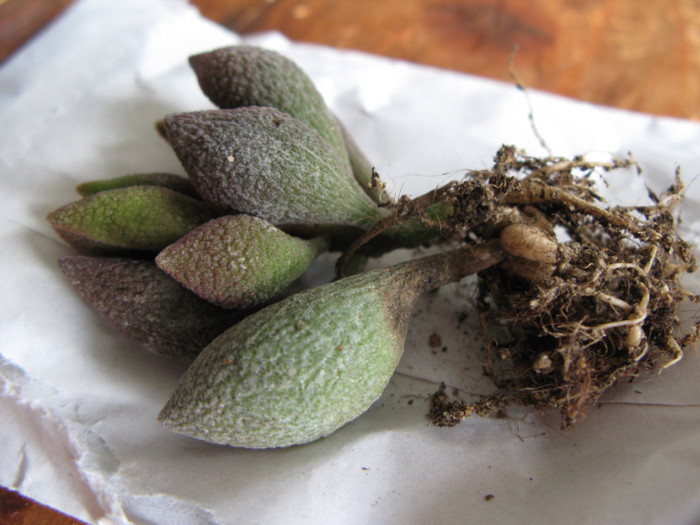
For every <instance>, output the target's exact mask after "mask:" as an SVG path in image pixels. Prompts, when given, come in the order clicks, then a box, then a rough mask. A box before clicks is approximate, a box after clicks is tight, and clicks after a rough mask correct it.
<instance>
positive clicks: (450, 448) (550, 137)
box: [0, 0, 700, 525]
mask: <svg viewBox="0 0 700 525" xmlns="http://www.w3.org/2000/svg"><path fill="white" fill-rule="evenodd" d="M241 41H247V42H249V43H253V44H256V45H262V46H266V47H270V48H274V49H276V50H278V51H280V52H282V53H284V54H286V55H288V56H289V57H290V58H292V59H293V60H294V61H296V62H297V63H298V64H299V65H300V66H301V67H302V68H303V69H304V70H306V71H307V72H308V74H309V75H310V76H311V77H312V79H313V80H314V81H315V83H316V84H317V86H318V88H319V89H320V91H321V92H322V94H323V95H324V97H325V98H326V100H327V102H328V104H329V106H330V107H331V108H332V109H333V111H335V112H336V113H337V114H338V115H339V117H340V118H341V120H342V121H343V122H344V123H345V124H346V126H347V127H348V128H349V130H350V131H351V133H352V134H353V135H354V136H355V138H356V140H357V142H358V143H359V144H360V146H361V147H362V148H363V149H364V150H365V152H366V154H367V156H368V157H369V158H370V159H371V160H372V162H373V163H374V164H375V166H376V167H377V169H378V171H379V172H380V173H381V174H382V176H383V177H384V178H385V179H386V180H388V181H389V183H390V184H389V188H390V190H391V191H392V192H394V194H397V193H399V192H401V193H407V194H411V195H417V194H420V193H422V192H424V191H426V190H429V189H431V188H433V187H435V186H437V185H439V184H442V183H444V182H445V181H447V180H449V179H451V178H459V177H461V176H462V175H463V174H464V170H465V169H468V168H482V167H487V166H489V165H490V163H491V160H492V158H493V155H494V153H495V152H496V150H497V149H498V147H499V146H500V145H501V144H504V143H505V144H514V145H517V146H518V147H520V148H522V149H524V150H526V151H527V152H528V153H531V154H536V155H542V154H545V153H546V151H545V150H544V148H543V147H542V145H541V144H540V142H539V140H538V138H537V136H536V135H535V133H534V132H533V127H532V124H531V122H530V121H529V119H528V114H529V112H530V111H531V110H532V112H533V115H534V118H535V122H536V126H537V129H538V131H539V133H540V134H541V135H542V137H544V139H545V141H546V144H547V146H548V147H549V148H550V150H551V152H552V153H554V154H556V155H574V154H580V153H586V154H589V155H590V156H591V158H599V157H600V158H609V157H610V156H611V155H624V154H626V153H627V152H632V153H633V154H634V156H635V158H636V159H637V160H638V161H639V162H640V164H641V165H642V167H643V168H644V176H643V178H634V177H631V176H619V178H618V179H616V178H615V176H613V178H612V180H611V183H610V187H609V188H608V189H606V190H605V191H607V192H608V193H609V195H611V196H612V197H613V198H614V199H616V200H619V201H620V202H630V203H634V202H641V201H643V200H644V199H645V195H646V191H645V186H644V185H645V184H648V185H649V186H650V187H652V188H653V189H655V190H657V191H661V190H663V189H664V188H665V187H667V186H668V185H669V184H670V183H671V182H672V178H673V172H674V170H675V168H676V167H677V166H681V167H682V169H683V173H684V177H685V179H686V180H687V181H688V183H689V188H688V194H687V199H686V201H685V204H684V223H683V233H684V235H685V236H686V238H687V239H688V240H690V241H691V242H694V243H696V242H697V241H698V238H699V234H700V208H699V207H698V199H699V198H700V186H698V184H697V183H696V181H695V179H696V176H697V174H698V173H699V172H700V156H699V155H698V154H697V152H698V149H697V145H698V144H700V125H698V124H696V123H692V122H686V121H681V120H673V119H667V118H656V117H650V116H646V115H640V114H631V113H627V112H622V111H616V110H613V109H608V108H601V107H596V106H592V105H590V104H583V103H579V102H575V101H572V100H568V99H563V98H560V97H556V96H552V95H548V94H543V93H538V92H529V94H528V95H527V96H526V95H525V94H524V93H523V92H522V91H521V90H519V89H517V88H516V87H515V86H512V85H506V84H502V83H497V82H493V81H489V80H484V79H482V78H477V77H473V76H467V75H462V74H458V73H453V72H447V71H441V70H437V69H431V68H427V67H419V66H416V65H412V64H408V63H404V62H398V61H392V60H387V59H384V58H378V57H373V56H368V55H365V54H361V53H356V52H344V51H338V50H335V49H328V48H324V47H319V46H312V45H303V44H298V43H292V42H290V41H288V40H287V39H285V38H284V37H282V36H281V35H279V34H274V33H273V34H263V35H259V36H255V37H251V38H246V39H241V38H240V37H238V36H237V35H235V34H232V33H230V32H227V31H225V30H223V29H221V28H220V27H218V26H216V25H214V24H212V23H210V22H208V21H206V20H204V19H202V18H201V17H200V16H199V14H198V13H197V12H196V10H195V9H194V8H192V7H191V6H189V5H188V4H186V3H185V2H183V1H175V0H147V1H139V2H137V1H134V0H131V1H123V0H81V1H79V2H77V3H76V4H75V5H74V6H73V7H71V8H70V9H69V10H68V11H67V12H66V13H65V14H64V15H63V16H62V17H61V18H60V19H59V20H58V21H56V23H54V24H53V25H52V26H51V27H49V28H48V29H47V30H46V31H44V32H43V33H42V34H40V35H39V36H38V37H37V38H36V39H35V40H34V41H32V42H31V43H30V44H28V45H27V46H25V47H24V48H23V49H22V50H20V52H18V53H17V54H15V55H14V56H13V57H12V58H11V59H10V60H9V61H8V62H6V63H5V64H3V66H2V68H0V192H1V194H2V196H3V206H2V210H1V211H0V246H1V247H2V257H0V276H2V279H0V295H2V297H3V301H2V302H0V326H2V330H0V342H1V343H0V418H1V420H2V424H1V425H0V484H2V485H4V486H7V487H11V488H14V489H17V490H19V491H20V492H22V493H24V494H26V495H28V496H30V497H33V498H36V499H38V500H40V501H41V502H43V503H46V504H49V505H51V506H53V507H55V508H57V509H59V510H61V511H63V512H66V513H68V514H71V515H73V516H75V517H77V518H80V519H82V520H85V521H87V522H90V523H100V524H103V523H116V524H121V523H137V524H169V525H173V524H174V525H177V524H187V525H200V524H233V523H235V524H255V523H259V524H277V523H280V524H282V523H283V524H293V523H335V524H367V523H402V524H416V525H417V524H426V523H428V524H429V523H494V524H496V523H539V524H549V523H561V522H565V523H580V524H583V523H590V524H605V523H616V524H621V523H630V524H635V525H638V524H652V523H653V524H662V523H674V524H689V525H690V524H693V523H698V521H699V520H700V475H698V465H699V464H700V405H699V404H698V403H700V381H698V380H697V378H698V376H699V374H700V359H699V358H698V355H697V353H696V352H693V351H691V352H688V354H687V356H686V358H685V359H684V360H683V361H682V362H681V363H679V364H677V365H675V366H674V367H672V368H670V369H669V370H667V371H666V372H665V373H664V374H663V375H661V376H660V377H658V378H653V381H650V380H648V379H643V380H640V381H638V382H635V383H632V384H628V385H620V386H618V387H617V388H615V389H614V391H613V392H612V393H611V394H610V395H608V396H606V399H605V402H604V404H603V405H602V407H601V409H600V410H593V411H592V412H591V413H590V414H589V416H588V417H587V419H585V420H584V421H583V422H581V423H580V424H579V425H578V426H577V427H576V428H574V429H573V430H569V431H561V430H559V423H558V420H557V417H556V414H548V413H538V412H536V411H532V410H526V409H511V410H510V411H509V413H508V417H506V418H503V419H480V418H477V417H473V418H471V419H468V420H467V421H465V422H464V423H463V424H461V425H460V426H458V427H456V428H452V429H442V428H435V427H433V426H431V425H430V424H429V423H428V422H427V420H426V419H425V414H426V412H427V398H428V396H429V395H430V394H431V393H432V392H434V391H435V390H436V389H437V385H438V383H439V382H441V381H445V382H446V383H447V384H448V385H451V386H453V387H458V388H460V389H461V390H460V395H461V396H462V397H463V398H465V399H474V398H473V397H472V396H474V395H478V394H487V393H490V392H491V391H492V390H493V387H492V385H491V384H490V383H489V381H488V380H487V379H485V378H484V377H483V373H482V365H481V360H482V358H483V355H482V354H481V353H480V340H479V334H478V330H477V329H476V327H475V324H474V321H475V320H474V319H473V317H474V316H472V318H471V320H468V321H467V322H462V323H459V322H458V319H457V313H458V312H462V311H465V310H467V311H468V304H469V294H470V291H469V290H468V289H466V288H464V287H460V286H450V287H446V288H444V289H442V290H441V291H439V292H438V293H436V294H432V295H430V296H429V297H428V298H426V300H425V301H424V302H423V303H422V304H421V305H420V308H419V309H418V311H417V313H416V316H415V319H414V322H413V323H412V324H411V329H410V331H409V334H408V340H407V345H406V352H405V355H404V358H403V359H402V361H401V364H400V366H399V371H398V373H397V374H396V376H395V378H394V379H393V380H392V381H391V384H390V385H389V388H388V389H387V391H386V393H385V395H384V396H383V397H382V398H381V399H380V400H379V401H378V402H377V403H376V404H375V405H374V406H373V408H372V409H370V410H369V412H367V413H366V414H365V415H363V416H362V417H360V418H358V419H357V420H356V421H354V422H352V423H350V424H348V425H346V426H345V427H343V428H342V429H341V430H339V431H338V432H336V433H334V434H333V435H331V436H329V437H328V438H325V439H323V440H320V441H318V442H316V443H312V444H309V445H305V446H300V447H293V448H289V449H282V450H266V451H249V450H242V449H234V448H229V447H223V446H214V445H209V444H206V443H203V442H199V441H196V440H192V439H189V438H186V437H183V436H179V435H176V434H172V433H170V432H168V431H167V430H165V429H163V428H161V427H160V426H159V425H158V424H157V423H156V421H155V418H156V415H157V413H158V411H159V410H160V408H161V406H162V405H163V404H164V403H165V401H166V399H167V398H168V397H169V395H170V392H171V391H172V389H173V388H174V386H175V384H176V381H177V378H178V376H179V375H180V374H181V373H182V372H183V371H184V368H183V366H182V365H180V364H177V363H173V362H171V361H168V360H167V359H165V358H160V357H157V356H153V355H150V354H148V353H146V352H144V351H143V350H142V349H140V348H138V347H136V346H133V345H131V344H130V343H128V342H127V341H125V340H124V339H122V338H121V337H120V336H118V335H117V334H115V333H114V332H113V331H112V330H111V329H110V328H109V327H108V326H107V325H106V324H105V323H104V322H103V321H102V320H101V319H100V318H99V316H98V315H97V314H95V313H94V312H93V311H92V310H91V309H90V308H89V307H88V306H87V305H86V304H85V303H84V302H82V300H81V299H80V298H79V297H78V295H77V293H75V291H74V290H73V289H72V288H71V287H70V285H69V284H68V283H67V282H66V280H65V279H64V278H63V277H62V275H61V274H60V273H59V271H58V269H57V266H56V259H57V258H58V257H60V256H62V255H67V254H69V253H70V250H69V248H67V247H66V246H65V245H64V244H63V243H62V242H60V241H59V239H58V237H57V236H56V234H55V233H54V232H53V231H52V230H51V228H50V227H49V226H48V224H47V223H46V221H45V216H46V214H47V213H48V212H49V211H51V210H53V209H55V208H57V207H59V206H61V205H63V204H65V203H67V202H69V201H72V200H75V199H77V195H76V194H75V193H74V187H75V186H76V185H77V184H78V183H80V182H84V181H86V180H91V179H96V178H106V177H114V176H119V175H123V174H127V173H134V172H148V171H172V172H176V173H183V171H182V168H181V167H180V166H179V164H178V162H177V160H176V158H175V156H174V154H173V153H172V152H171V151H170V150H169V148H168V146H167V145H166V144H165V143H164V141H162V140H161V139H160V138H159V137H158V135H157V134H156V133H155V131H154V129H153V124H154V122H155V121H156V120H158V119H160V118H162V117H163V116H164V115H165V114H168V113H172V112H179V111H189V110H196V109H204V108H210V107H211V103H210V102H209V101H208V100H207V99H206V98H205V97H204V96H203V95H202V94H201V93H200V92H199V89H198V87H197V83H196V80H195V77H194V75H193V74H192V72H191V71H190V70H189V67H188V65H187V62H186V59H187V56H188V55H190V54H193V53H195V52H200V51H205V50H208V49H212V48H215V47H219V46H223V45H229V44H235V43H238V42H241ZM504 67H505V66H504ZM332 262H333V258H332V257H330V256H328V257H322V258H321V259H320V260H319V261H318V263H317V264H316V265H315V268H314V270H313V272H312V276H311V277H309V282H312V281H313V280H314V279H316V280H319V279H320V280H322V279H324V278H328V277H329V276H330V270H329V268H330V267H331V265H332ZM688 284H689V285H692V286H693V287H694V288H695V289H696V290H697V289H698V287H697V279H693V280H689V283H688ZM693 313H694V308H693V307H686V308H685V309H684V310H683V311H682V312H681V316H682V317H683V318H684V319H691V318H692V316H693ZM470 323H471V324H470ZM433 331H436V332H438V333H439V334H440V335H441V338H442V341H443V346H444V351H443V349H442V348H441V349H438V351H434V349H431V348H430V346H429V345H428V339H429V336H430V334H431V333H432V332H433Z"/></svg>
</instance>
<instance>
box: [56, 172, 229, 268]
mask: <svg viewBox="0 0 700 525" xmlns="http://www.w3.org/2000/svg"><path fill="white" fill-rule="evenodd" d="M216 215H217V213H216V212H215V211H214V210H213V209H212V208H211V206H208V205H206V204H205V203H203V202H201V201H198V200H195V199H193V198H191V197H187V196H186V195H182V194H181V193H178V192H176V191H173V190H169V189H167V188H162V187H156V186H131V187H127V188H118V189H113V190H106V191H101V192H98V193H95V194H94V195H90V196H88V197H85V198H83V199H81V200H79V201H75V202H73V203H70V204H67V205H66V206H63V207H61V208H59V209H57V210H55V211H53V212H51V213H49V215H48V216H47V220H48V221H49V222H50V223H51V226H53V228H54V229H55V230H56V232H57V233H58V234H59V235H60V236H61V237H63V239H64V240H66V242H68V243H69V244H70V245H71V246H73V247H74V248H75V249H76V250H77V251H78V252H79V253H83V254H86V255H104V254H119V253H123V252H130V251H140V252H158V251H159V250H161V249H163V248H164V247H166V246H167V245H169V244H171V243H173V242H174V241H176V240H177V239H179V238H180V237H182V236H183V235H185V234H186V233H187V232H189V231H191V230H193V229H194V228H196V227H197V226H199V225H200V224H202V223H204V222H206V221H208V220H210V219H212V218H214V217H215V216H216Z"/></svg>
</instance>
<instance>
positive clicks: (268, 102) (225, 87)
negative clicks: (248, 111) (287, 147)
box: [190, 45, 347, 163]
mask: <svg viewBox="0 0 700 525" xmlns="http://www.w3.org/2000/svg"><path fill="white" fill-rule="evenodd" d="M190 65H191V66H192V69H193V70H194V72H195V74H196V75H197V80H198V81H199V85H200V87H201V88H202V91H203V92H204V94H205V95H206V96H207V97H209V99H210V100H211V101H212V102H213V103H214V104H216V105H217V106H219V107H220V108H225V109H233V108H239V107H245V106H268V107H273V108H277V109H279V110H280V111H283V112H284V113H288V114H289V115H291V116H293V117H294V118H297V119H299V120H301V121H302V122H305V123H306V124H308V125H309V126H311V127H312V128H313V129H315V130H316V131H317V132H318V133H319V135H321V136H322V137H323V138H324V139H325V140H326V141H327V142H328V144H329V145H330V146H331V149H333V151H335V153H336V155H338V158H339V159H340V160H341V162H343V163H345V162H346V161H347V154H346V152H345V145H344V142H343V135H342V132H341V130H340V128H339V126H338V125H337V123H336V121H335V119H334V117H333V115H332V114H331V113H330V111H329V110H328V108H327V107H326V104H325V102H324V100H323V97H321V94H320V93H319V92H318V90H317V89H316V87H315V86H314V84H313V83H312V82H311V79H310V78H309V77H308V76H307V75H306V73H304V71H302V69H301V68H300V67H299V66H297V65H296V64H295V63H294V62H292V61H291V60H289V59H288V58H287V57H285V56H283V55H281V54H279V53H277V52H275V51H271V50H268V49H263V48H260V47H256V46H247V45H240V46H230V47H224V48H220V49H215V50H213V51H210V52H207V53H201V54H199V55H194V56H192V57H190Z"/></svg>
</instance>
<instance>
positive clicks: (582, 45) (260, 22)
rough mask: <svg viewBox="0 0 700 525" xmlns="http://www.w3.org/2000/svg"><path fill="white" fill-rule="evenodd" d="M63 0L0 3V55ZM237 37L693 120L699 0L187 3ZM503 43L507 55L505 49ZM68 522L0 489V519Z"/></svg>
mask: <svg viewBox="0 0 700 525" xmlns="http://www.w3.org/2000/svg"><path fill="white" fill-rule="evenodd" d="M72 1H73V0H0V61H2V60H4V59H6V58H8V57H9V56H11V54H12V53H13V52H14V51H16V50H17V49H18V48H19V47H20V46H21V45H22V44H23V43H24V42H26V41H27V40H28V39H30V38H31V37H32V35H35V34H36V33H37V32H38V31H40V30H41V28H43V27H45V25H46V24H47V23H48V22H49V21H50V20H51V19H53V18H54V17H55V16H57V15H58V14H59V13H60V12H61V11H62V10H63V9H65V7H66V6H68V5H69V4H71V3H72ZM192 3H193V4H195V5H196V6H197V7H198V8H199V9H200V11H201V12H202V14H203V15H204V16H205V17H208V18H210V19H212V20H215V21H217V22H219V23H221V24H223V25H225V26H226V27H229V28H230V29H233V30H234V31H236V32H238V33H240V34H248V33H255V32H260V31H268V30H277V31H280V32H282V33H283V34H285V35H286V36H287V37H288V38H290V39H292V40H295V41H304V42H314V43H321V44H326V45H330V46H334V47H338V48H343V49H357V50H361V51H367V52H370V53H375V54H379V55H385V56H390V57H395V58H400V59H404V60H409V61H413V62H417V63H421V64H428V65H432V66H437V67H442V68H448V69H453V70H457V71H464V72H468V73H473V74H476V75H482V76H485V77H489V78H496V79H501V80H510V77H509V71H508V60H509V57H511V56H513V66H514V69H515V71H516V72H517V74H518V76H519V78H520V79H521V80H522V81H523V82H524V83H525V84H526V85H527V86H529V87H530V88H537V89H541V90H545V91H549V92H553V93H558V94H562V95H566V96H570V97H573V98H576V99H580V100H586V101H590V102H594V103H597V104H603V105H608V106H615V107H619V108H625V109H631V110H636V111H642V112H646V113H654V114H660V115H669V116H676V117H684V118H690V119H700V0H461V1H456V0H381V1H377V0H346V1H344V0H193V1H192ZM514 50H517V51H515V54H514V55H513V53H514ZM29 523H31V524H51V525H66V524H69V523H78V522H77V520H74V519H72V518H70V517H67V516H65V515H62V514H59V513H57V512H55V511H53V510H51V509H49V508H46V507H43V506H41V505H40V504H38V503H36V502H34V501H32V500H27V499H25V498H23V497H21V496H20V495H19V494H17V493H15V492H12V491H9V490H7V489H4V488H2V487H0V525H6V524H13V525H17V524H29Z"/></svg>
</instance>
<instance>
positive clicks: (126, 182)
mask: <svg viewBox="0 0 700 525" xmlns="http://www.w3.org/2000/svg"><path fill="white" fill-rule="evenodd" d="M129 186H161V187H163V188H169V189H171V190H173V191H177V192H179V193H182V194H184V195H188V196H189V197H194V198H197V197H198V195H197V192H196V191H195V189H194V186H192V183H191V182H190V180H189V179H187V178H185V177H182V176H181V175H174V174H172V173H135V174H132V175H124V176H122V177H114V178H111V179H104V180H93V181H89V182H83V183H82V184H80V185H78V187H77V188H76V190H77V191H78V193H79V194H80V195H82V196H83V197H87V196H88V195H93V194H95V193H98V192H100V191H105V190H113V189H116V188H127V187H129Z"/></svg>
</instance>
